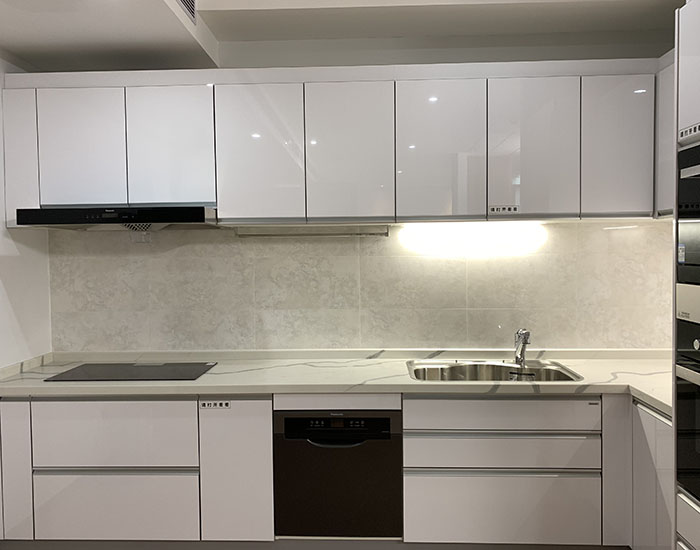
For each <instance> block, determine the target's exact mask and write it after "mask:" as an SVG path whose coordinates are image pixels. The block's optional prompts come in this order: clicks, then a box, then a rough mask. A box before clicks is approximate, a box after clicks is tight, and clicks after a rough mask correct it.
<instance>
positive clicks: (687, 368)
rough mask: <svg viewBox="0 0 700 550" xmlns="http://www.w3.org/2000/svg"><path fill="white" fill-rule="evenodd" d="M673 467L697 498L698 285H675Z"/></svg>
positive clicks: (699, 476)
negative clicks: (674, 451) (674, 426)
mask: <svg viewBox="0 0 700 550" xmlns="http://www.w3.org/2000/svg"><path fill="white" fill-rule="evenodd" d="M675 351H676V409H675V412H676V469H677V480H678V484H679V486H680V487H681V488H682V489H684V490H685V491H686V492H688V493H689V494H690V495H692V496H694V497H695V498H696V499H698V500H700V286H698V285H692V284H678V285H676V350H675Z"/></svg>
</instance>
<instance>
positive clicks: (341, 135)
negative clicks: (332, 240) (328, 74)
mask: <svg viewBox="0 0 700 550" xmlns="http://www.w3.org/2000/svg"><path fill="white" fill-rule="evenodd" d="M305 90H306V92H305V94H306V98H305V101H306V103H305V105H306V192H307V216H308V217H309V220H310V221H314V220H323V219H336V220H337V219H339V218H340V219H343V218H355V219H356V218H360V219H362V218H364V219H374V220H383V221H392V220H393V219H394V216H395V203H394V184H395V177H394V83H393V82H334V83H312V84H306V86H305Z"/></svg>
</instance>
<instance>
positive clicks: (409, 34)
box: [197, 0, 684, 67]
mask: <svg viewBox="0 0 700 550" xmlns="http://www.w3.org/2000/svg"><path fill="white" fill-rule="evenodd" d="M197 2H198V15H199V17H200V20H201V21H204V22H205V23H206V24H207V25H208V26H209V28H210V29H211V31H212V33H213V34H214V35H215V37H216V38H217V40H219V54H220V65H221V66H223V67H256V66H259V67H266V66H267V67H270V66H301V65H356V64H394V63H451V62H479V61H530V60H533V61H534V60H541V59H585V58H613V57H658V56H660V55H662V54H664V53H665V52H667V51H668V50H669V49H671V48H673V33H674V10H675V8H676V7H679V6H681V5H682V4H683V3H684V0H197Z"/></svg>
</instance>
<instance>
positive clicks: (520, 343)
mask: <svg viewBox="0 0 700 550" xmlns="http://www.w3.org/2000/svg"><path fill="white" fill-rule="evenodd" d="M529 343H530V331H529V330H527V329H524V328H521V329H518V331H517V332H516V333H515V363H516V364H517V365H518V366H519V367H520V368H524V367H525V350H526V349H527V345H528V344H529Z"/></svg>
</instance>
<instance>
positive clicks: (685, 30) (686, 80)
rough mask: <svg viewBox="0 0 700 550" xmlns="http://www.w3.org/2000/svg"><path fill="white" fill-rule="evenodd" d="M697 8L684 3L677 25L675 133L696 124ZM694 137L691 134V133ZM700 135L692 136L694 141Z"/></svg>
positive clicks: (699, 87)
mask: <svg viewBox="0 0 700 550" xmlns="http://www.w3.org/2000/svg"><path fill="white" fill-rule="evenodd" d="M698 92H700V4H698V3H697V2H695V1H693V2H687V3H686V4H685V5H684V6H683V7H681V9H680V11H679V23H678V130H679V131H682V130H685V129H687V128H690V127H693V129H694V127H695V126H697V125H698V124H700V102H698ZM693 133H695V132H693ZM698 136H700V133H695V137H696V139H697V138H698Z"/></svg>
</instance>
